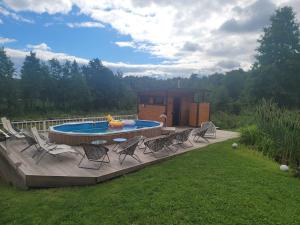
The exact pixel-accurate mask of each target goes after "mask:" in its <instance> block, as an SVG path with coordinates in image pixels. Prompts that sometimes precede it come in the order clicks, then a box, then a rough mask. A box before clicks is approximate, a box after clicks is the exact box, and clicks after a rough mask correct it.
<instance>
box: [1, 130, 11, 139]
mask: <svg viewBox="0 0 300 225" xmlns="http://www.w3.org/2000/svg"><path fill="white" fill-rule="evenodd" d="M0 134H3V135H4V136H5V137H6V138H9V137H10V136H9V135H8V134H7V133H5V132H4V131H3V130H1V129H0Z"/></svg>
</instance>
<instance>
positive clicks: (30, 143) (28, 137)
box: [23, 132, 37, 145]
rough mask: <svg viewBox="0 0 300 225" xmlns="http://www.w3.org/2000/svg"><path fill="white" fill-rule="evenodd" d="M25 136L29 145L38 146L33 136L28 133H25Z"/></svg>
mask: <svg viewBox="0 0 300 225" xmlns="http://www.w3.org/2000/svg"><path fill="white" fill-rule="evenodd" d="M23 135H24V137H25V140H26V142H27V143H28V144H29V145H34V144H37V142H36V140H35V138H34V137H32V136H30V135H29V134H28V133H27V132H23Z"/></svg>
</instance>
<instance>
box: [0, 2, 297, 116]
mask: <svg viewBox="0 0 300 225" xmlns="http://www.w3.org/2000/svg"><path fill="white" fill-rule="evenodd" d="M257 46H258V47H257V49H256V55H255V62H254V63H253V66H252V68H251V69H250V70H249V71H244V70H242V69H239V70H233V71H229V72H226V73H215V74H210V75H207V76H199V75H198V74H191V75H190V76H188V77H187V78H182V77H177V78H172V79H156V78H151V77H132V76H123V74H122V73H121V72H118V73H113V72H112V71H111V70H110V69H109V68H107V67H105V66H104V65H103V64H102V63H101V60H100V59H92V60H90V62H89V63H88V64H87V65H80V64H78V63H77V62H76V61H73V62H71V61H66V62H60V61H58V60H57V59H51V60H49V61H47V62H45V61H41V60H40V59H38V58H37V56H36V54H35V53H34V52H31V53H30V54H29V55H28V56H26V58H25V60H24V63H23V66H22V68H21V71H20V73H18V74H17V73H16V71H15V69H14V65H13V63H12V61H11V60H10V58H9V57H8V56H7V55H6V52H5V49H4V48H0V115H1V116H4V115H5V116H8V117H12V118H15V117H16V118H22V117H28V115H41V117H49V116H51V115H60V114H61V115H66V114H69V115H76V114H84V113H85V114H86V113H100V112H108V111H115V112H118V111H133V112H134V110H135V108H136V95H135V93H136V91H138V90H145V89H152V88H172V87H177V86H178V81H179V80H180V85H181V87H182V88H193V89H202V88H205V89H208V90H210V91H211V92H210V94H209V96H208V101H209V102H210V103H211V106H212V114H213V115H220V114H222V115H223V116H224V115H225V116H226V115H230V116H235V115H236V116H238V115H242V114H243V113H249V112H252V111H253V110H254V109H255V106H256V105H257V104H258V103H259V102H260V101H261V100H262V99H267V100H272V101H273V102H275V103H276V104H278V106H280V107H284V108H287V109H292V110H295V109H296V110H297V109H299V107H300V88H299V85H300V33H299V24H298V23H297V21H296V18H295V13H294V12H293V9H292V8H291V7H284V8H280V9H277V10H276V12H275V13H274V15H273V16H272V17H271V18H270V24H269V25H268V26H267V27H265V28H264V30H263V33H262V35H261V37H260V38H259V40H258V45H257Z"/></svg>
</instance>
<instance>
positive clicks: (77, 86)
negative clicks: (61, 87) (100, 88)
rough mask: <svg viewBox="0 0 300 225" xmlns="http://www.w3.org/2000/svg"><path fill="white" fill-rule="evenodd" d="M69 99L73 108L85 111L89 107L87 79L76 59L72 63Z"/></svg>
mask: <svg viewBox="0 0 300 225" xmlns="http://www.w3.org/2000/svg"><path fill="white" fill-rule="evenodd" d="M67 99H68V104H69V105H70V108H71V109H76V110H79V111H84V110H87V109H88V107H89V103H90V93H89V90H88V86H87V83H86V80H85V78H84V76H83V74H82V72H81V69H80V67H79V66H78V64H77V62H76V61H73V63H72V64H71V77H70V83H69V89H68V94H67Z"/></svg>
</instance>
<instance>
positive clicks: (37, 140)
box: [31, 127, 46, 148]
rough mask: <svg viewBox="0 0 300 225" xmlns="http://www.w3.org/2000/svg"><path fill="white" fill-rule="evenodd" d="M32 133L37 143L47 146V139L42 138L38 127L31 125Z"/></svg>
mask: <svg viewBox="0 0 300 225" xmlns="http://www.w3.org/2000/svg"><path fill="white" fill-rule="evenodd" d="M31 133H32V136H33V138H34V139H35V141H36V143H37V144H38V145H39V146H40V147H43V148H44V147H45V145H46V141H45V140H43V139H42V138H41V136H40V135H39V132H38V130H37V129H36V127H31Z"/></svg>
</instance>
